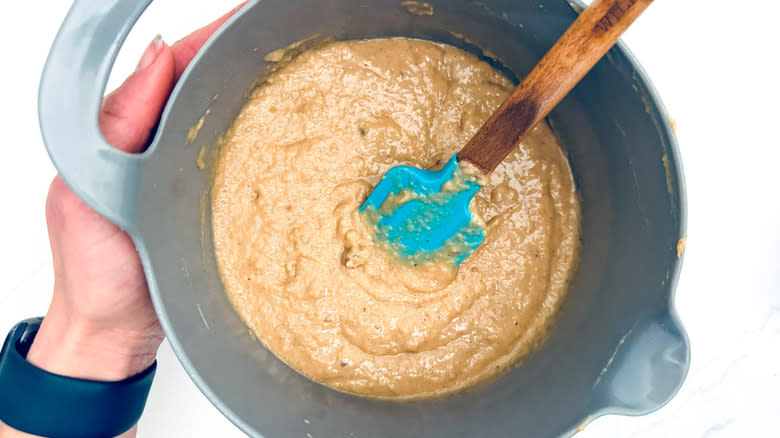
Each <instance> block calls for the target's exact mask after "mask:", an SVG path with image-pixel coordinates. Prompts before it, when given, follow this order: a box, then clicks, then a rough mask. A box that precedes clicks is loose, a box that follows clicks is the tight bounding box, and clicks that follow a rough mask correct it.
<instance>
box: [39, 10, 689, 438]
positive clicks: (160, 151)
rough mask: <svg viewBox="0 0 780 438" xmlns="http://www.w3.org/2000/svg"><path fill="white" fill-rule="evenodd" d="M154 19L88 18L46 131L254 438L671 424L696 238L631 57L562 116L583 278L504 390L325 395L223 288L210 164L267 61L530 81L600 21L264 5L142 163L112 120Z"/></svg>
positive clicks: (206, 380)
mask: <svg viewBox="0 0 780 438" xmlns="http://www.w3.org/2000/svg"><path fill="white" fill-rule="evenodd" d="M150 1H151V0H101V1H97V0H95V1H89V0H78V1H76V2H75V4H74V5H73V8H72V9H71V12H70V14H69V15H68V17H67V18H66V20H65V23H64V24H63V26H62V29H61V30H60V32H59V34H58V36H57V40H56V41H55V43H54V46H53V48H52V51H51V54H50V57H49V60H48V63H47V65H46V69H45V72H44V75H43V79H42V83H41V88H40V121H41V131H42V132H43V136H44V140H45V142H46V145H47V147H48V150H49V154H50V155H51V158H52V160H53V162H54V164H55V165H56V167H57V169H58V170H59V172H60V174H61V175H62V177H63V178H64V179H65V181H66V182H67V183H68V185H69V186H70V187H71V188H72V189H73V190H74V191H75V192H76V193H77V194H78V195H79V196H80V197H81V198H82V199H84V200H85V201H86V202H87V203H88V204H89V205H90V206H92V207H93V208H94V209H95V210H97V211H98V212H100V213H101V214H103V215H105V216H106V217H108V218H109V219H111V220H112V221H114V222H115V223H117V224H118V225H120V226H121V227H122V228H124V229H126V230H127V231H128V232H129V233H130V235H131V236H132V237H133V240H134V241H135V244H136V247H137V248H138V252H139V253H140V255H141V259H142V260H143V263H144V267H145V270H146V276H147V278H148V281H149V287H150V289H151V294H152V298H153V301H154V305H155V307H156V309H157V312H158V314H159V316H160V320H161V322H162V325H163V327H164V328H165V331H166V333H167V335H168V339H169V341H170V343H171V345H172V346H173V349H174V350H175V351H176V354H177V355H178V357H179V359H180V360H181V362H182V363H183V364H184V367H185V368H186V369H187V371H188V372H189V374H190V375H191V376H192V379H193V380H194V381H195V383H196V384H197V385H198V387H199V388H200V389H201V391H203V393H204V394H206V396H207V397H208V398H209V399H210V400H211V401H212V402H213V403H214V405H216V406H217V408H219V409H220V410H221V411H222V412H223V413H224V414H225V415H226V416H227V417H228V418H230V420H231V421H233V422H234V423H235V424H236V425H237V426H238V427H240V428H241V429H242V430H244V431H245V432H246V433H248V434H249V435H252V436H267V437H304V436H307V434H311V436H313V437H379V436H384V437H387V436H420V437H435V436H441V437H455V436H464V437H475V436H495V437H506V436H528V437H535V438H538V437H550V436H558V435H569V434H572V433H574V431H576V429H577V427H578V426H579V425H583V424H584V423H585V422H587V421H589V420H591V419H593V418H595V417H598V416H600V415H603V414H612V413H619V414H629V415H638V414H645V413H648V412H651V411H653V410H655V409H658V408H659V407H660V406H662V405H664V404H665V403H666V402H667V401H668V400H669V399H670V398H671V397H672V396H673V395H674V394H675V393H676V392H677V390H678V389H679V387H680V385H681V384H682V381H683V379H684V378H685V375H686V373H687V370H688V364H689V355H690V353H689V344H688V340H687V337H686V335H685V332H684V331H683V329H682V327H681V325H680V322H679V321H678V319H677V317H676V315H675V312H674V309H673V301H672V299H673V291H674V288H675V284H676V282H677V276H678V273H679V269H680V258H679V256H678V254H677V245H678V240H680V239H681V238H682V237H683V236H684V232H685V231H684V229H685V197H684V195H685V194H684V189H683V177H682V171H681V166H680V159H679V154H678V152H677V149H676V146H675V139H674V136H673V133H672V131H671V129H670V126H669V123H668V121H667V115H666V112H665V111H664V109H663V107H662V105H661V103H660V100H659V99H658V97H657V95H656V94H655V92H654V91H653V89H652V87H651V85H650V83H649V81H648V80H647V79H646V77H645V75H644V74H643V72H642V71H641V69H640V68H639V66H638V65H637V63H636V62H635V61H634V60H633V59H632V58H631V56H630V55H629V54H628V52H627V51H626V50H625V48H623V47H617V48H615V49H613V50H612V51H610V52H609V54H608V56H607V58H606V59H604V60H602V61H601V62H600V63H599V64H598V65H597V66H596V68H595V69H594V70H593V71H592V72H591V73H590V74H589V75H587V77H585V79H584V80H583V81H582V83H581V84H580V85H579V86H578V87H577V88H576V89H575V90H574V91H573V92H572V93H571V95H570V96H569V97H568V98H566V99H565V100H564V101H563V102H562V103H561V104H560V106H559V107H558V108H557V109H556V110H555V111H554V113H553V114H552V115H551V116H550V121H551V123H552V125H553V127H554V128H555V129H556V130H557V132H558V133H559V134H560V135H561V137H562V138H563V141H564V144H565V146H566V150H567V153H568V157H569V160H570V162H571V166H572V168H573V170H574V174H575V178H576V182H577V186H578V187H579V190H580V193H581V195H582V208H583V249H582V261H581V263H580V267H579V271H578V273H577V275H576V278H575V280H574V283H573V286H572V289H571V293H570V298H569V300H568V302H567V303H566V305H565V306H564V308H563V310H562V312H561V316H560V321H559V322H558V324H557V325H556V326H555V328H554V330H553V332H552V334H551V335H550V337H549V339H548V340H547V341H546V342H545V343H544V344H543V345H542V346H541V347H540V348H539V349H538V350H537V351H536V352H535V353H534V354H533V355H532V356H531V357H529V358H527V360H525V361H524V362H523V364H522V366H520V367H517V368H515V369H513V370H512V371H510V372H509V373H508V374H506V375H505V376H503V377H501V378H500V379H498V380H496V381H495V382H494V383H491V384H488V385H486V386H483V387H480V388H478V389H475V390H473V391H469V392H465V393H461V394H458V395H455V396H451V397H448V398H444V399H439V400H432V401H420V402H408V403H394V402H386V401H375V400H369V399H365V398H360V397H356V396H352V395H348V394H343V393H340V392H337V391H334V390H331V389H329V388H326V387H324V386H321V385H319V384H316V383H313V382H311V381H310V380H308V379H307V378H305V377H303V376H301V375H300V374H298V373H297V372H295V371H294V370H292V369H291V368H290V367H288V366H287V365H286V364H284V363H283V362H281V361H280V360H279V359H277V358H276V357H275V356H274V355H273V354H271V353H270V352H269V351H268V350H266V349H265V348H264V347H262V346H261V345H260V343H258V342H257V340H255V339H254V338H253V337H252V336H251V335H250V333H249V331H248V330H247V328H246V326H245V325H244V324H243V323H242V322H241V320H240V319H239V317H238V315H237V314H236V313H235V312H234V311H233V308H232V307H231V305H230V303H229V302H228V300H227V298H226V296H225V293H224V290H223V287H222V284H221V282H220V278H219V274H218V271H217V266H216V262H215V258H214V251H213V242H212V241H211V233H210V231H209V230H210V216H209V211H208V210H209V209H208V208H207V200H208V195H207V193H208V190H209V174H208V171H202V170H199V169H198V167H197V166H196V161H197V159H198V153H199V150H200V148H201V146H206V147H207V148H209V149H213V148H214V144H215V142H216V139H217V137H218V136H219V135H220V134H221V133H223V132H224V131H225V130H226V129H227V128H228V126H229V125H230V124H231V121H232V120H233V118H234V117H235V116H236V114H237V113H238V111H239V110H240V109H241V107H242V105H243V103H244V100H245V98H246V96H247V90H248V89H249V88H250V87H251V86H252V84H253V82H254V80H255V79H256V77H257V74H258V72H261V71H263V69H264V68H265V62H264V61H263V55H264V54H266V53H268V52H270V51H272V50H274V49H278V48H280V47H284V46H286V45H288V44H290V43H292V42H294V41H299V40H302V39H304V38H307V37H309V36H311V35H313V34H320V35H324V36H331V37H334V38H336V39H354V38H369V37H384V36H409V37H416V38H424V39H429V40H434V41H440V42H444V43H448V44H452V45H455V46H458V47H461V48H464V49H466V50H469V51H472V52H474V53H477V54H479V53H480V52H479V49H477V47H480V48H483V49H486V50H489V51H490V52H492V53H493V54H495V56H496V57H497V58H498V59H501V60H502V62H503V64H504V65H505V67H506V68H507V69H508V70H509V71H511V72H512V73H514V75H516V77H522V76H523V75H524V74H526V73H527V72H528V71H530V69H531V67H532V66H533V65H534V64H535V62H536V61H537V60H538V59H539V58H540V57H541V55H543V53H544V52H545V51H546V49H548V48H549V47H550V46H551V45H552V44H553V42H554V41H555V40H556V38H558V37H559V36H560V35H561V34H562V33H563V31H564V30H565V29H566V27H567V26H568V25H569V24H570V23H571V22H572V21H573V20H574V18H575V17H576V12H575V9H576V8H578V7H580V5H578V4H570V3H568V2H566V1H564V0H490V1H489V0H482V1H480V2H476V1H466V0H463V1H460V0H457V1H456V0H428V1H429V2H430V3H431V4H432V5H433V7H434V9H435V13H434V14H433V15H432V16H417V15H412V14H409V13H407V12H406V11H405V10H404V9H403V8H402V7H401V5H400V0H370V1H369V0H263V1H253V2H250V4H249V5H248V6H247V7H245V8H244V9H243V10H242V11H241V12H240V13H238V14H237V15H236V16H235V17H233V18H232V19H231V20H230V21H229V23H228V24H227V25H226V26H224V27H223V28H222V30H220V31H219V32H218V33H217V34H216V35H215V36H214V37H213V38H212V40H211V41H210V42H209V43H208V44H207V45H206V47H205V48H204V50H202V51H201V53H200V54H199V55H198V56H197V57H196V59H195V60H194V62H193V64H192V65H191V66H190V68H189V70H188V71H187V72H186V73H185V75H184V77H183V78H182V80H181V82H179V84H178V85H177V87H176V89H175V91H174V92H173V95H172V96H171V99H170V101H169V102H168V105H167V107H166V109H165V114H164V115H163V117H162V121H161V123H160V126H159V129H158V131H157V133H156V135H155V138H154V141H153V142H152V145H151V146H150V147H149V149H148V151H146V152H145V153H143V154H140V155H129V154H125V153H122V152H119V151H117V150H115V149H113V148H111V147H110V146H109V145H108V144H107V143H106V142H105V140H104V139H103V138H102V137H101V135H100V132H99V129H98V124H97V113H98V109H99V106H100V101H101V98H102V93H103V91H104V88H105V83H106V78H107V76H108V72H109V71H110V68H111V66H112V64H113V60H114V57H115V55H116V52H117V51H118V50H119V47H120V45H121V43H122V41H123V40H124V38H125V36H126V34H127V33H128V31H129V29H130V28H131V26H132V24H133V23H134V22H135V20H136V19H137V17H138V16H139V15H140V14H141V13H142V11H143V9H144V8H145V7H146V6H147V5H148V4H149V3H150ZM450 32H457V33H459V34H462V35H463V36H464V37H466V39H467V40H468V41H470V43H466V42H465V41H464V40H463V39H459V38H456V37H454V36H453V34H452V33H450ZM472 44H473V45H472ZM207 110H209V112H208V115H207V116H206V117H205V122H204V123H203V126H202V129H201V130H200V134H199V136H198V138H197V140H196V141H195V142H194V144H190V143H188V141H187V133H188V130H189V128H190V127H192V126H193V125H194V124H196V122H197V121H198V120H199V119H200V118H201V117H202V116H203V115H204V114H206V112H207ZM208 156H210V154H209V155H208Z"/></svg>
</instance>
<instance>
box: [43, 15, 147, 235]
mask: <svg viewBox="0 0 780 438" xmlns="http://www.w3.org/2000/svg"><path fill="white" fill-rule="evenodd" d="M151 1H152V0H76V1H75V2H74V3H73V6H71V9H70V11H69V12H68V15H67V16H66V17H65V21H64V22H63V24H62V27H61V28H60V30H59V32H58V33H57V38H56V39H55V41H54V44H53V45H52V48H51V51H50V52H49V57H48V60H47V61H46V66H45V67H44V70H43V76H42V78H41V84H40V89H39V94H38V118H39V122H40V127H41V134H42V135H43V141H44V143H45V144H46V149H47V150H48V152H49V156H50V157H51V160H52V162H53V163H54V166H55V167H56V168H57V171H58V172H59V174H60V176H61V177H62V178H63V179H64V180H65V182H66V183H67V184H68V186H69V187H70V188H71V189H72V190H73V191H74V192H75V193H76V194H77V195H78V196H79V197H80V198H81V199H82V200H83V201H84V202H86V203H87V204H88V205H89V206H90V207H92V208H93V209H94V210H96V211H97V212H98V213H100V214H102V215H103V216H105V217H106V218H108V219H109V220H111V221H112V222H114V223H115V224H117V225H119V226H120V227H122V228H124V229H128V227H130V226H131V224H132V221H133V218H134V216H135V207H136V196H137V190H138V184H137V183H138V181H139V174H140V164H141V158H140V156H139V155H134V154H128V153H124V152H121V151H119V150H117V149H115V148H113V147H112V146H111V145H109V144H108V143H107V142H106V140H105V139H104V138H103V135H102V134H101V132H100V128H99V126H98V112H99V110H100V105H101V103H102V100H103V91H104V90H105V87H106V82H107V81H108V75H109V73H110V71H111V67H112V66H113V64H114V60H115V59H116V55H117V53H118V52H119V49H120V47H121V45H122V43H123V42H124V40H125V37H126V36H127V34H128V33H129V31H130V29H131V28H132V26H133V24H135V22H136V20H137V19H138V17H139V16H140V15H141V14H142V13H143V11H144V10H145V9H146V7H147V6H148V5H149V4H150V3H151Z"/></svg>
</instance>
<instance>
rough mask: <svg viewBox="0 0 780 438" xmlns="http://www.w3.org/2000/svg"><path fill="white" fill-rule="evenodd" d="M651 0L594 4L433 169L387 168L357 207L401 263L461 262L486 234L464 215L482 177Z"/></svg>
mask: <svg viewBox="0 0 780 438" xmlns="http://www.w3.org/2000/svg"><path fill="white" fill-rule="evenodd" d="M652 1H653V0H595V1H593V2H592V3H591V4H590V6H588V7H587V8H586V9H585V10H584V11H583V12H582V13H581V14H580V16H579V17H578V18H577V19H576V20H575V21H574V23H572V25H571V26H570V27H569V28H568V29H567V30H566V32H565V33H564V34H563V36H561V38H560V39H559V40H558V41H557V42H556V43H555V45H553V47H552V48H551V49H550V51H549V52H547V54H546V55H545V56H544V57H543V58H542V60H541V61H539V63H538V64H537V65H536V66H535V67H534V69H533V70H532V71H531V73H529V74H528V76H526V77H525V78H524V79H523V81H522V82H521V83H520V85H518V86H517V88H516V89H515V90H514V92H512V94H511V95H510V96H509V97H508V98H507V99H506V101H504V103H503V104H502V105H501V106H500V107H499V108H498V109H497V110H496V111H495V112H494V113H493V114H492V115H491V117H490V118H489V119H488V121H487V122H485V124H484V125H482V127H481V128H480V129H479V131H477V133H476V134H475V135H474V137H472V138H471V140H469V142H468V143H467V144H466V146H464V147H463V149H461V151H460V152H458V153H457V154H456V155H455V156H453V157H452V158H451V159H450V160H449V161H448V162H447V164H445V166H444V167H443V168H442V169H441V170H438V171H428V170H423V169H418V168H415V167H410V166H397V167H393V168H391V169H390V170H389V171H388V172H387V173H386V174H385V175H384V177H383V178H382V179H381V180H380V181H379V183H378V184H377V185H376V187H375V188H374V190H373V191H372V192H371V193H370V194H369V196H368V198H367V199H366V201H365V202H364V203H363V205H362V206H361V207H360V212H361V215H363V216H364V218H366V219H367V220H368V222H369V223H370V224H371V225H372V226H374V227H375V236H374V239H375V241H376V242H377V243H380V244H382V245H384V246H386V247H387V248H389V249H390V250H391V251H392V252H394V253H395V254H397V255H398V256H399V257H400V258H401V259H402V260H404V261H408V262H410V263H414V264H417V263H423V262H425V261H428V260H439V261H444V262H450V263H453V264H454V265H458V264H460V263H461V262H462V261H463V260H464V259H465V258H466V257H468V256H469V255H470V254H471V253H473V252H474V251H475V250H476V249H477V247H479V245H480V244H481V243H482V241H483V240H484V237H485V227H484V225H483V224H481V223H480V222H479V221H478V220H477V219H476V218H475V216H473V215H472V214H471V212H470V210H469V206H470V203H471V199H472V198H473V196H474V194H476V193H477V191H478V190H479V189H480V187H481V185H482V183H481V181H485V180H486V177H487V176H488V175H489V174H490V173H491V172H492V171H493V170H495V168H496V167H497V166H498V165H499V164H501V162H502V161H503V160H504V158H506V157H507V155H509V153H510V152H511V151H512V150H513V149H514V148H515V147H517V145H518V144H519V143H520V141H522V140H523V138H525V136H526V135H527V134H528V133H529V132H530V131H531V129H532V128H533V127H534V126H535V125H536V124H537V123H538V122H539V121H541V120H542V119H543V118H544V117H546V116H547V115H548V114H549V113H550V111H552V109H553V108H554V107H555V106H556V105H557V104H558V102H560V101H561V99H563V97H564V96H565V95H566V94H567V93H568V92H569V91H570V90H571V89H572V88H574V86H575V85H576V84H577V83H578V82H579V81H580V79H582V77H583V76H585V74H586V73H587V72H588V71H589V70H590V69H591V68H592V67H593V66H594V65H595V64H596V62H597V61H598V60H599V59H601V57H603V56H604V54H605V53H607V51H608V50H609V49H610V48H611V47H612V46H613V45H614V44H615V43H616V42H617V40H618V37H619V36H620V35H621V34H622V33H623V32H624V31H625V30H626V29H627V28H628V26H629V25H630V24H631V23H632V22H633V21H634V20H635V19H636V18H637V17H638V16H639V15H640V14H641V13H642V11H644V10H645V8H647V7H648V6H649V5H650V3H652Z"/></svg>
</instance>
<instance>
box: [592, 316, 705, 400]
mask: <svg viewBox="0 0 780 438" xmlns="http://www.w3.org/2000/svg"><path fill="white" fill-rule="evenodd" d="M689 365H690V344H689V341H688V336H687V335H686V334H685V330H684V329H683V328H682V325H681V324H680V322H679V320H678V319H677V316H676V315H675V314H674V313H673V310H672V309H666V310H664V311H663V312H662V313H661V314H656V315H651V316H645V317H644V318H643V319H641V320H640V321H639V322H638V323H637V324H636V325H634V327H633V328H632V329H631V330H629V331H628V333H626V334H625V335H624V336H623V337H622V338H621V339H620V341H619V342H618V344H617V346H616V347H615V352H614V354H613V355H612V357H611V358H610V359H609V360H608V361H607V363H606V364H605V366H604V369H603V371H602V372H601V375H600V376H599V378H598V379H597V380H596V383H595V384H594V386H593V394H594V395H593V398H592V399H591V403H592V404H593V406H591V407H592V411H600V412H601V413H608V414H622V415H644V414H648V413H650V412H653V411H655V410H657V409H659V408H661V407H662V406H664V405H665V404H666V403H668V402H669V400H671V399H672V397H674V395H675V394H677V391H678V390H679V389H680V387H681V386H682V383H683V381H684V380H685V376H686V375H687V374H688V367H689Z"/></svg>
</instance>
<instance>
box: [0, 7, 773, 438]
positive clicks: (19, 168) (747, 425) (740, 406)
mask: <svg viewBox="0 0 780 438" xmlns="http://www.w3.org/2000/svg"><path fill="white" fill-rule="evenodd" d="M757 3H758V2H740V3H737V2H733V1H726V0H712V1H709V2H707V8H706V9H705V8H703V7H702V4H701V2H692V1H688V2H681V1H669V0H667V1H659V2H656V3H655V4H654V5H652V6H651V7H650V9H649V10H648V11H647V12H646V13H645V15H644V16H643V17H641V18H640V19H639V21H638V22H637V23H636V25H635V26H634V27H633V28H632V29H631V30H629V32H628V34H627V35H626V36H625V38H624V40H625V41H626V42H627V43H628V44H629V46H630V48H631V49H632V51H633V52H634V53H635V55H636V56H637V57H638V58H639V60H640V62H641V63H642V64H643V66H644V67H645V69H646V70H647V72H648V73H649V75H650V77H651V78H652V79H653V82H654V84H655V85H656V87H657V88H658V90H659V92H660V94H661V96H662V97H663V99H664V101H665V104H666V106H667V109H668V110H669V113H670V114H671V115H672V116H673V117H674V118H675V119H676V121H677V125H678V138H679V143H680V148H681V152H682V156H683V163H684V166H685V172H686V180H687V187H688V205H689V220H688V234H689V236H688V249H687V252H686V258H685V263H684V267H683V272H682V275H681V278H680V282H679V287H678V290H677V306H678V309H679V314H680V317H681V319H682V322H683V324H684V326H685V328H686V329H687V331H688V333H689V335H690V339H691V342H692V345H693V355H692V366H691V371H690V374H689V376H688V379H687V381H686V383H685V385H684V387H683V389H682V390H681V391H680V393H679V394H678V395H677V397H676V398H675V399H674V400H673V401H672V402H671V403H670V404H669V405H667V406H666V407H665V408H663V409H661V410H660V411H658V412H656V413H654V414H652V415H648V416H645V417H639V418H629V417H617V416H608V417H603V418H600V419H598V420H595V421H594V422H593V423H591V424H590V425H588V426H587V428H586V429H585V431H584V432H583V433H581V434H579V435H577V436H578V438H593V437H635V438H639V437H647V438H649V437H658V436H665V437H709V438H715V437H764V436H778V435H780V415H778V413H779V412H780V376H778V373H780V231H778V230H780V195H778V189H780V176H779V175H780V141H778V132H777V124H778V122H779V120H778V115H780V111H778V110H777V108H778V105H780V92H779V90H780V87H778V85H777V77H778V75H779V72H778V67H777V66H778V64H777V61H776V59H777V53H778V48H777V43H778V42H780V40H778V38H777V36H776V35H777V34H776V33H775V31H774V29H775V28H776V17H777V14H778V13H780V7H778V6H777V5H776V3H775V2H770V1H764V2H761V4H762V7H758V6H757V5H756V4H757ZM749 4H752V6H748V5H749ZM185 5H186V7H185ZM233 5H234V1H232V0H190V1H188V2H183V1H173V0H157V2H155V3H154V4H153V5H152V7H151V8H150V9H149V10H148V12H147V14H146V15H145V16H144V17H143V18H142V20H141V22H140V23H139V24H138V26H137V27H136V28H135V29H134V31H133V33H132V34H131V37H130V38H129V40H128V42H127V43H126V45H125V47H124V48H123V52H122V54H121V55H120V59H119V61H118V64H117V66H116V70H115V75H114V76H113V77H112V81H111V83H112V85H113V86H116V85H118V84H119V83H121V79H122V78H123V77H124V76H125V75H126V74H128V73H129V72H130V71H132V69H133V67H134V65H135V63H136V60H137V58H138V57H139V56H140V54H141V53H142V52H143V49H144V47H145V46H146V44H147V43H148V42H149V41H151V39H152V38H153V37H154V36H155V35H156V34H157V33H162V35H163V37H165V39H166V41H168V42H173V41H175V40H176V39H178V38H180V37H181V36H183V35H185V34H186V33H188V31H189V30H192V29H195V28H196V27H197V26H199V25H202V24H205V23H207V22H209V21H210V20H211V19H212V18H216V17H217V16H218V15H220V14H221V13H222V12H223V11H226V10H229V9H230V8H231V7H232V6H233ZM68 6H69V2H68V1H66V0H48V1H46V2H33V1H29V2H28V1H15V2H4V4H3V17H4V18H5V19H4V20H3V26H2V28H0V48H1V49H0V53H2V54H3V59H4V61H3V63H2V67H0V78H2V83H3V87H2V90H3V95H4V103H3V105H0V120H2V126H3V128H4V133H3V135H4V137H3V138H5V140H4V141H3V157H4V160H3V161H4V164H3V166H2V171H0V187H2V193H3V208H2V215H1V216H0V221H2V222H0V225H1V226H0V233H2V247H3V251H2V252H0V274H1V275H0V334H1V335H2V336H5V333H7V331H8V330H9V329H10V327H11V326H12V325H13V324H14V323H16V322H17V321H19V320H21V319H23V318H25V317H28V316H34V315H42V314H44V313H45V311H46V308H47V305H48V300H49V299H50V296H51V288H52V283H53V280H52V270H51V266H50V259H49V248H48V240H47V234H46V226H45V221H44V214H43V206H44V200H45V196H46V191H47V187H48V183H49V181H50V179H51V178H52V177H53V176H54V170H53V167H52V166H51V164H50V163H49V160H48V157H47V156H46V153H45V151H44V147H43V144H42V141H41V139H40V135H39V132H38V125H37V115H36V108H37V102H36V99H37V85H38V80H39V76H40V72H41V68H42V66H43V63H44V61H45V57H46V54H47V52H48V49H49V46H50V44H51V41H52V39H53V38H54V35H55V33H56V30H57V28H58V27H59V24H60V22H61V20H62V18H63V17H64V14H65V13H66V11H67V8H68ZM159 362H160V368H159V374H158V376H157V378H156V381H155V383H154V387H153V388H152V393H151V396H150V399H149V404H148V406H147V410H146V413H145V414H144V417H143V418H142V420H141V423H140V436H141V437H169V436H187V437H214V436H218V437H240V436H243V434H242V433H241V432H240V431H238V429H236V428H235V427H234V426H232V425H231V424H230V423H229V422H228V421H227V420H226V419H225V418H224V417H222V415H221V414H220V413H219V412H218V411H217V410H216V409H215V408H213V407H212V406H211V404H210V403H209V402H208V401H207V400H206V399H205V397H203V396H202V395H201V394H200V392H199V391H198V390H197V389H196V387H195V386H194V384H193V383H192V382H191V381H190V379H189V377H188V376H187V375H186V374H185V372H184V371H183V369H182V367H181V366H180V365H179V363H178V361H177V360H176V358H175V356H174V355H173V353H172V352H171V350H170V347H169V346H168V345H167V344H163V347H162V349H161V351H160V357H159Z"/></svg>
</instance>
